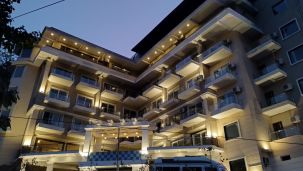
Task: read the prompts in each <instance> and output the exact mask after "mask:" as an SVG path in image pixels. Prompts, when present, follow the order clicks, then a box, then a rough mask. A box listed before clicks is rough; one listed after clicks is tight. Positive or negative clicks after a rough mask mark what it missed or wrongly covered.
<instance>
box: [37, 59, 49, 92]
mask: <svg viewBox="0 0 303 171" xmlns="http://www.w3.org/2000/svg"><path fill="white" fill-rule="evenodd" d="M51 65H52V61H51V60H47V61H46V64H45V68H44V73H43V77H42V81H41V85H40V88H39V92H40V93H45V89H46V83H47V79H48V74H49V72H50V69H51Z"/></svg>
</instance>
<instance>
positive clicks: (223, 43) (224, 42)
mask: <svg viewBox="0 0 303 171" xmlns="http://www.w3.org/2000/svg"><path fill="white" fill-rule="evenodd" d="M221 46H228V43H227V41H225V40H224V41H221V42H218V43H216V44H214V45H213V46H211V47H210V48H208V49H207V50H206V51H204V52H203V53H202V56H203V58H204V59H207V57H209V55H210V54H211V53H213V52H214V51H216V50H217V49H218V48H220V47H221Z"/></svg>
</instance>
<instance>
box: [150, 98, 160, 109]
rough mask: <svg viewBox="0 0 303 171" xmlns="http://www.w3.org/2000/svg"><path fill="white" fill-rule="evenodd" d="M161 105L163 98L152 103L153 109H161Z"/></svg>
mask: <svg viewBox="0 0 303 171" xmlns="http://www.w3.org/2000/svg"><path fill="white" fill-rule="evenodd" d="M161 104H162V98H160V99H158V100H156V101H154V102H153V103H152V108H153V109H159V108H160V105H161Z"/></svg>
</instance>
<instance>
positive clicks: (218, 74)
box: [205, 67, 234, 84]
mask: <svg viewBox="0 0 303 171" xmlns="http://www.w3.org/2000/svg"><path fill="white" fill-rule="evenodd" d="M227 74H234V73H233V71H232V70H231V69H230V68H229V67H226V68H224V69H221V70H219V71H217V72H216V73H215V74H214V75H213V76H210V77H208V78H206V79H205V84H209V83H211V82H213V81H215V80H216V79H219V78H222V77H224V76H225V75H227Z"/></svg>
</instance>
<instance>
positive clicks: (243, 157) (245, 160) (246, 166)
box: [228, 156, 248, 171]
mask: <svg viewBox="0 0 303 171" xmlns="http://www.w3.org/2000/svg"><path fill="white" fill-rule="evenodd" d="M240 159H244V162H245V169H246V171H248V164H247V159H246V156H241V157H235V158H232V159H229V161H228V165H229V167H230V162H231V161H236V160H240Z"/></svg>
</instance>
